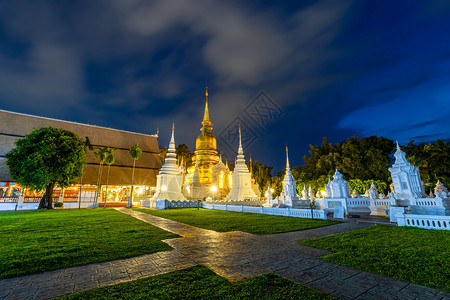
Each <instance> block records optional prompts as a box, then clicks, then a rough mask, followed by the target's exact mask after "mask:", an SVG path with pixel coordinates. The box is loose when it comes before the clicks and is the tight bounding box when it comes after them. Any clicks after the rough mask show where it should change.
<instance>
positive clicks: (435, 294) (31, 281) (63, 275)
mask: <svg viewBox="0 0 450 300" xmlns="http://www.w3.org/2000/svg"><path fill="white" fill-rule="evenodd" d="M117 210H118V211H121V212H123V213H126V214H128V215H131V216H133V217H135V218H137V219H139V220H142V221H144V222H147V223H150V224H152V225H155V226H158V227H160V228H162V229H165V230H167V231H170V232H173V233H176V234H179V235H181V236H182V238H175V239H168V240H164V242H166V243H168V244H169V245H171V246H172V247H173V248H174V250H171V251H164V252H158V253H154V254H148V255H142V256H138V257H133V258H128V259H120V260H115V261H111V262H104V263H98V264H91V265H85V266H78V267H72V268H67V269H63V270H57V271H50V272H45V273H41V274H35V275H28V276H21V277H16V278H10V279H3V280H0V298H1V299H48V298H51V297H56V296H61V295H65V294H70V293H74V292H78V291H83V290H88V289H92V288H96V287H101V286H106V285H111V284H116V283H120V282H125V281H130V280H135V279H138V278H143V277H148V276H152V275H157V274H162V273H167V272H170V271H174V270H179V269H184V268H187V267H190V266H194V265H197V264H202V265H204V266H206V267H208V268H210V269H211V270H213V271H214V272H216V273H217V274H219V275H221V276H223V277H225V278H227V279H229V280H230V281H237V280H242V279H245V278H250V277H253V276H256V275H258V274H264V273H268V272H273V273H276V274H278V275H280V276H283V277H286V278H289V279H291V280H293V281H295V282H298V283H301V284H303V285H306V286H309V287H311V288H313V289H315V290H318V291H321V292H324V293H326V294H330V295H332V296H334V297H337V298H340V299H450V295H449V294H448V293H445V292H441V291H439V290H435V289H431V288H427V287H423V286H419V285H416V284H412V283H408V282H403V281H399V280H396V279H392V278H387V277H383V276H379V275H375V274H371V273H367V272H363V271H360V270H355V269H352V268H349V267H344V266H340V265H336V264H333V263H328V262H324V261H321V260H320V259H319V257H320V256H323V255H325V254H327V253H330V252H328V251H325V250H320V249H315V248H310V247H306V246H302V245H298V244H296V243H295V242H297V241H300V240H306V239H311V238H315V237H320V236H325V235H330V234H334V233H340V232H346V231H350V230H355V229H359V228H363V227H367V226H370V225H369V224H356V223H341V224H337V225H332V226H326V227H320V228H315V229H309V230H303V231H296V232H288V233H281V234H273V235H266V236H256V235H252V234H249V233H244V232H240V231H234V232H224V233H219V232H215V231H212V230H206V229H201V228H197V227H194V226H189V225H185V224H182V223H179V222H175V221H171V220H168V219H164V218H160V217H156V216H152V215H149V214H145V213H141V212H137V211H132V210H128V209H117Z"/></svg>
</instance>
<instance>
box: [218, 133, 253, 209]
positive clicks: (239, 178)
mask: <svg viewBox="0 0 450 300" xmlns="http://www.w3.org/2000/svg"><path fill="white" fill-rule="evenodd" d="M232 182H233V187H232V188H231V190H230V192H229V193H228V195H227V196H226V198H225V200H226V201H230V200H231V201H242V200H258V196H257V195H256V193H255V191H254V190H253V189H252V175H251V173H250V172H249V170H248V167H247V165H246V164H245V158H244V150H243V149H242V139H241V127H240V126H239V148H238V155H237V160H236V166H235V167H234V171H233V175H232Z"/></svg>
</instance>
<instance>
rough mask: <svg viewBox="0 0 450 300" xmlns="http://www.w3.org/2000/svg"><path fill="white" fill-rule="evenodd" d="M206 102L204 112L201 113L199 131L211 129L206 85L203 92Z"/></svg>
mask: <svg viewBox="0 0 450 300" xmlns="http://www.w3.org/2000/svg"><path fill="white" fill-rule="evenodd" d="M205 97H206V102H205V113H204V114H203V121H202V126H203V127H202V128H201V129H200V130H201V131H211V130H212V123H211V121H210V120H209V108H208V87H206V92H205Z"/></svg>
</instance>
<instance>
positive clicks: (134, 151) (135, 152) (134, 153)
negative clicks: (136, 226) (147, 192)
mask: <svg viewBox="0 0 450 300" xmlns="http://www.w3.org/2000/svg"><path fill="white" fill-rule="evenodd" d="M141 154H142V149H141V148H139V145H138V144H136V145H134V146H133V147H131V149H130V156H131V158H132V159H133V174H132V175H131V196H130V197H129V198H128V205H127V207H132V206H133V192H134V168H135V167H136V160H138V159H139V156H141Z"/></svg>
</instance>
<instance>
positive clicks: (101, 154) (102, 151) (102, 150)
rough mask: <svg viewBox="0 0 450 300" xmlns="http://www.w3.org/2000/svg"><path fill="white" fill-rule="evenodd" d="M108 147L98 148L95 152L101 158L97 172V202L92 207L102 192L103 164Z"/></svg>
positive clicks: (93, 206)
mask: <svg viewBox="0 0 450 300" xmlns="http://www.w3.org/2000/svg"><path fill="white" fill-rule="evenodd" d="M108 151H109V150H108V147H103V148H97V151H96V152H95V156H97V157H98V159H99V160H100V163H99V165H98V173H97V188H98V189H97V195H96V197H95V203H94V204H93V205H92V208H95V204H96V203H97V200H98V195H99V194H100V192H101V182H102V172H103V164H104V163H105V161H106V157H107V156H108Z"/></svg>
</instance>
